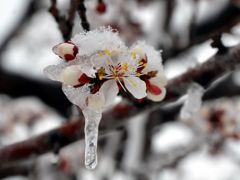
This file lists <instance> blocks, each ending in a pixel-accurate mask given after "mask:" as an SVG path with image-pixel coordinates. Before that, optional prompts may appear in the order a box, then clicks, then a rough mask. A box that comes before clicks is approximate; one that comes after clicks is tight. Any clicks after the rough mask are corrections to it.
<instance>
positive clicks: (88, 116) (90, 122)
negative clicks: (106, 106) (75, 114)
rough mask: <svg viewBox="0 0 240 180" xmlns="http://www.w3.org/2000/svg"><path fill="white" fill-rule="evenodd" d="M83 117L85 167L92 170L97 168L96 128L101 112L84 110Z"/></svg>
mask: <svg viewBox="0 0 240 180" xmlns="http://www.w3.org/2000/svg"><path fill="white" fill-rule="evenodd" d="M83 114H84V117H85V129H84V130H85V166H86V168H88V169H94V168H95V167H96V166H97V141H98V126H99V122H100V120H101V118H102V113H101V112H96V111H93V110H89V109H84V110H83Z"/></svg>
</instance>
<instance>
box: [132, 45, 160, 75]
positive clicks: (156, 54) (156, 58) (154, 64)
mask: <svg viewBox="0 0 240 180" xmlns="http://www.w3.org/2000/svg"><path fill="white" fill-rule="evenodd" d="M131 49H141V50H143V52H144V53H145V54H146V55H147V59H148V63H147V66H146V67H145V68H144V72H149V71H155V70H158V71H162V70H163V67H162V56H161V51H157V50H155V49H154V48H153V47H152V46H150V45H148V44H146V43H145V42H144V41H138V42H137V43H136V44H134V45H133V46H132V48H131Z"/></svg>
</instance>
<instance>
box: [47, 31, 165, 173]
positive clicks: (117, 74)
mask: <svg viewBox="0 0 240 180" xmlns="http://www.w3.org/2000/svg"><path fill="white" fill-rule="evenodd" d="M73 48H75V51H74V49H73ZM76 49H77V50H78V51H76ZM53 50H54V52H55V53H56V54H57V55H59V56H60V57H61V58H63V59H65V61H61V63H60V64H58V65H51V66H48V67H46V68H45V70H44V73H45V74H46V75H47V76H48V78H50V79H52V80H55V81H60V82H61V83H62V84H63V86H62V90H63V92H64V94H65V95H66V96H67V98H68V99H69V100H70V101H71V102H72V103H73V104H75V105H77V106H78V107H80V108H81V109H82V111H83V114H84V117H85V121H86V123H85V143H86V144H85V165H86V167H87V168H89V169H93V168H95V166H96V165H97V159H96V158H97V155H96V152H97V137H98V125H99V122H100V119H101V116H102V112H103V111H104V110H105V109H107V108H108V107H109V106H111V105H113V103H114V102H115V98H116V97H117V95H118V93H119V92H120V91H125V92H127V93H129V95H131V96H133V97H134V98H135V99H142V98H148V99H150V100H152V101H162V100H163V98H164V97H165V95H166V89H165V86H166V85H167V79H166V76H165V74H164V71H163V67H162V59H161V54H160V51H156V50H155V49H154V48H153V47H151V46H149V45H147V44H146V43H145V42H137V43H136V44H134V45H133V46H132V47H131V48H128V47H126V46H125V44H124V43H123V41H122V40H121V39H120V37H119V35H118V33H116V32H113V30H112V29H111V28H109V27H107V28H105V27H100V28H98V29H96V30H93V31H89V32H83V33H80V34H77V35H75V36H74V37H73V38H72V39H71V42H67V43H61V44H59V45H57V46H55V47H54V48H53ZM76 52H77V53H76ZM66 54H68V55H69V54H70V56H66ZM71 55H72V56H71ZM69 57H70V58H69Z"/></svg>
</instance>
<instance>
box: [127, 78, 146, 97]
mask: <svg viewBox="0 0 240 180" xmlns="http://www.w3.org/2000/svg"><path fill="white" fill-rule="evenodd" d="M123 81H124V85H125V87H126V88H127V90H128V91H129V92H130V93H131V94H132V95H133V96H134V97H135V98H137V99H142V98H144V97H146V96H147V93H146V83H145V82H144V81H142V80H141V79H140V78H138V77H127V78H124V79H123Z"/></svg>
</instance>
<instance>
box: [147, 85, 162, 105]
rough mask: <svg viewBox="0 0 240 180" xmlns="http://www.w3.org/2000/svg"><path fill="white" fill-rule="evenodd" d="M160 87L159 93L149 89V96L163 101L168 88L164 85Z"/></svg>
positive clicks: (154, 99) (153, 99)
mask: <svg viewBox="0 0 240 180" xmlns="http://www.w3.org/2000/svg"><path fill="white" fill-rule="evenodd" d="M159 88H160V89H161V93H160V94H157V95H156V94H153V93H151V92H150V91H147V98H148V99H150V100H152V101H155V102H158V101H162V100H163V99H164V97H165V96H166V89H165V88H164V87H159Z"/></svg>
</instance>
